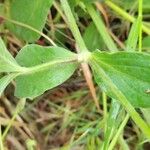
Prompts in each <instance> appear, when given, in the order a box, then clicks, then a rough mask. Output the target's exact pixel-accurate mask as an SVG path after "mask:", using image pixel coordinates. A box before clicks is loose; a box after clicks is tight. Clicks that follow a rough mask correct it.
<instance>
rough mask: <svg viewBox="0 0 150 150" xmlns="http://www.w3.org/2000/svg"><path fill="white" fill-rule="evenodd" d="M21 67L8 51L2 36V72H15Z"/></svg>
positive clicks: (0, 70)
mask: <svg viewBox="0 0 150 150" xmlns="http://www.w3.org/2000/svg"><path fill="white" fill-rule="evenodd" d="M20 69H21V67H20V66H19V65H18V64H17V62H16V60H15V59H14V58H13V57H12V55H11V54H10V53H9V52H8V50H7V49H6V47H5V44H4V42H3V41H2V39H1V38H0V72H15V71H20Z"/></svg>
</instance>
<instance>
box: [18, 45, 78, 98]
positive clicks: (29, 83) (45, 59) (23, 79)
mask: <svg viewBox="0 0 150 150" xmlns="http://www.w3.org/2000/svg"><path fill="white" fill-rule="evenodd" d="M76 59H77V56H76V54H74V53H72V52H70V51H67V50H65V49H63V48H59V47H41V46H38V45H34V44H33V45H28V46H25V47H24V48H23V49H22V50H21V51H20V52H19V53H18V55H17V57H16V60H17V62H18V63H19V64H20V65H21V66H25V67H29V70H28V71H27V72H26V73H25V74H23V75H21V76H18V77H17V78H16V90H15V95H16V96H17V97H19V98H30V99H33V98H35V97H37V96H39V95H41V94H43V93H44V92H45V91H46V90H48V89H51V88H54V87H56V86H58V85H59V84H61V83H63V82H64V81H65V80H67V79H68V78H69V77H70V76H71V75H72V74H73V72H74V71H75V69H76V68H77V63H76Z"/></svg>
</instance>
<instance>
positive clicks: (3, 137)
mask: <svg viewBox="0 0 150 150" xmlns="http://www.w3.org/2000/svg"><path fill="white" fill-rule="evenodd" d="M25 103H26V99H21V100H20V101H19V103H18V104H17V107H16V110H15V113H14V115H13V117H12V118H11V120H10V121H9V123H8V125H7V127H6V129H5V130H4V133H3V135H2V141H4V139H5V137H6V135H7V133H8V131H9V129H10V128H11V126H12V124H13V122H14V120H15V119H16V117H17V116H18V114H19V113H20V112H21V111H22V110H23V108H24V106H25Z"/></svg>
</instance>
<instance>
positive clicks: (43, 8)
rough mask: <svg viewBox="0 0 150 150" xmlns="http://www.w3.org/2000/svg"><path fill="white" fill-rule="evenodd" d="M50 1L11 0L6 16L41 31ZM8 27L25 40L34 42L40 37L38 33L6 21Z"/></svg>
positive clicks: (51, 0)
mask: <svg viewBox="0 0 150 150" xmlns="http://www.w3.org/2000/svg"><path fill="white" fill-rule="evenodd" d="M52 2H53V0H44V1H43V0H11V1H10V4H9V9H8V10H9V14H8V16H9V18H10V19H12V20H15V21H18V22H21V23H24V24H26V25H29V26H31V27H33V28H35V29H37V30H38V31H42V29H43V27H44V24H45V22H46V18H47V15H48V11H49V9H50V6H51V5H52ZM8 28H9V29H10V30H11V31H12V32H13V33H14V34H15V35H16V36H18V37H19V38H22V39H23V40H25V41H27V42H34V41H36V40H37V39H38V38H39V37H40V35H39V34H38V33H36V32H34V31H32V30H29V29H27V28H24V27H20V26H16V25H13V24H12V23H8Z"/></svg>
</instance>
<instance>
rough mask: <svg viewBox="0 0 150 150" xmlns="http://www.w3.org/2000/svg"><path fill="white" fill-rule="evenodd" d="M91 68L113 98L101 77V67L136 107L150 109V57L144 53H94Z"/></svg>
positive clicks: (103, 87) (97, 80)
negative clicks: (149, 91)
mask: <svg viewBox="0 0 150 150" xmlns="http://www.w3.org/2000/svg"><path fill="white" fill-rule="evenodd" d="M91 66H92V69H93V71H94V76H95V79H96V82H97V83H98V84H99V85H100V87H101V88H102V89H103V90H104V91H105V92H106V93H107V94H108V95H109V96H110V97H112V98H115V99H117V98H116V95H114V93H112V91H111V89H109V88H108V87H109V86H108V85H107V84H106V82H105V81H103V80H102V78H101V76H100V75H99V71H98V70H99V67H100V68H101V69H103V70H104V71H105V73H106V74H107V76H108V77H109V78H110V80H111V81H112V82H113V83H114V84H115V86H116V87H117V88H118V89H119V90H120V91H121V92H122V93H123V94H124V95H125V97H126V98H127V99H128V100H129V101H130V103H131V104H132V105H133V106H135V107H150V94H149V93H148V92H147V91H148V90H149V89H150V69H149V68H150V55H148V54H144V53H132V52H116V53H106V52H100V51H95V52H93V53H92V57H91Z"/></svg>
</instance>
